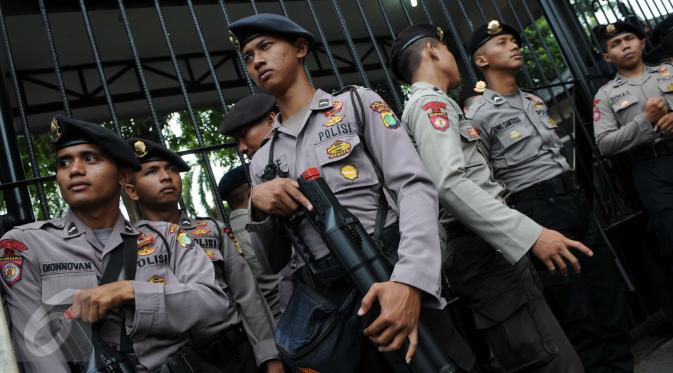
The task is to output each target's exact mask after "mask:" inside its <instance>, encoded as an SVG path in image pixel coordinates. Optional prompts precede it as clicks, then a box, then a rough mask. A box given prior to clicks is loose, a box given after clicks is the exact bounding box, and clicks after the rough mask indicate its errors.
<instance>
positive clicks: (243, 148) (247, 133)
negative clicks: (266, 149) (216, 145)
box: [233, 113, 276, 159]
mask: <svg viewBox="0 0 673 373" xmlns="http://www.w3.org/2000/svg"><path fill="white" fill-rule="evenodd" d="M275 117H276V114H275V113H269V114H267V115H266V117H264V119H262V120H261V121H259V122H257V123H255V124H251V125H248V126H245V127H243V128H239V129H238V130H236V131H234V133H233V135H234V138H235V139H236V142H237V144H238V151H240V152H241V154H245V156H246V157H248V159H252V156H253V155H254V154H255V153H256V152H257V150H259V146H260V144H261V143H262V140H264V139H265V138H266V137H267V136H268V135H269V131H270V130H271V128H272V127H273V120H274V118H275Z"/></svg>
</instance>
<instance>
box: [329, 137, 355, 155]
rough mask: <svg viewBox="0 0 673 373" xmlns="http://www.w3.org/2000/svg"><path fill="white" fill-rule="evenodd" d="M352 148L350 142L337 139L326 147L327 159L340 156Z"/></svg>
mask: <svg viewBox="0 0 673 373" xmlns="http://www.w3.org/2000/svg"><path fill="white" fill-rule="evenodd" d="M352 148H353V146H352V145H351V144H350V143H348V142H346V141H341V140H337V141H335V142H334V144H332V145H330V146H329V148H327V156H328V157H329V159H333V158H337V157H341V156H342V155H346V154H349V153H350V152H351V149H352Z"/></svg>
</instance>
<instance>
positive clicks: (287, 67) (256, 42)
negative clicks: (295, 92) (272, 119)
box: [241, 35, 308, 95]
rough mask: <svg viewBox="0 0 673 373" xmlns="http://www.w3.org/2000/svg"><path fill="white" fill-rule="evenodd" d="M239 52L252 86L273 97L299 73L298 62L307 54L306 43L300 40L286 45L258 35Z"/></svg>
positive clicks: (278, 39)
mask: <svg viewBox="0 0 673 373" xmlns="http://www.w3.org/2000/svg"><path fill="white" fill-rule="evenodd" d="M241 52H242V54H243V61H244V62H245V67H246V69H247V70H248V74H249V75H250V77H251V78H252V80H254V81H255V84H257V85H258V86H259V87H261V88H262V89H264V90H265V91H267V92H269V93H271V94H273V95H280V94H282V93H284V92H285V90H286V89H287V88H288V87H289V85H290V84H292V83H293V82H294V81H295V77H296V76H297V74H298V73H299V72H300V71H301V70H303V68H304V66H303V64H302V63H301V61H303V59H304V57H306V54H307V53H308V42H307V41H306V39H304V38H299V39H298V40H296V41H295V42H289V41H287V40H285V39H283V38H278V37H274V36H270V35H260V36H258V37H256V38H254V39H252V40H251V41H249V42H248V43H247V44H246V45H245V46H244V47H243V50H242V51H241Z"/></svg>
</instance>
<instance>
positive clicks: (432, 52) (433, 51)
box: [423, 40, 440, 61]
mask: <svg viewBox="0 0 673 373" xmlns="http://www.w3.org/2000/svg"><path fill="white" fill-rule="evenodd" d="M423 49H424V50H425V51H427V52H428V55H429V56H430V58H431V59H432V60H433V61H437V60H439V58H440V55H439V46H438V45H435V44H434V43H433V42H432V40H428V41H426V42H425V46H424V47H423Z"/></svg>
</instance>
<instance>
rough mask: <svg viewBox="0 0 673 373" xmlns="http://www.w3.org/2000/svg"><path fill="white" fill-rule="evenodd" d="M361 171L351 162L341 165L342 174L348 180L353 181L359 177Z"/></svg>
mask: <svg viewBox="0 0 673 373" xmlns="http://www.w3.org/2000/svg"><path fill="white" fill-rule="evenodd" d="M359 173H360V172H359V171H358V169H357V167H355V166H353V165H351V164H346V165H343V166H341V176H343V177H344V178H346V179H347V180H351V181H353V180H355V179H357V178H358V174H359Z"/></svg>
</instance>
